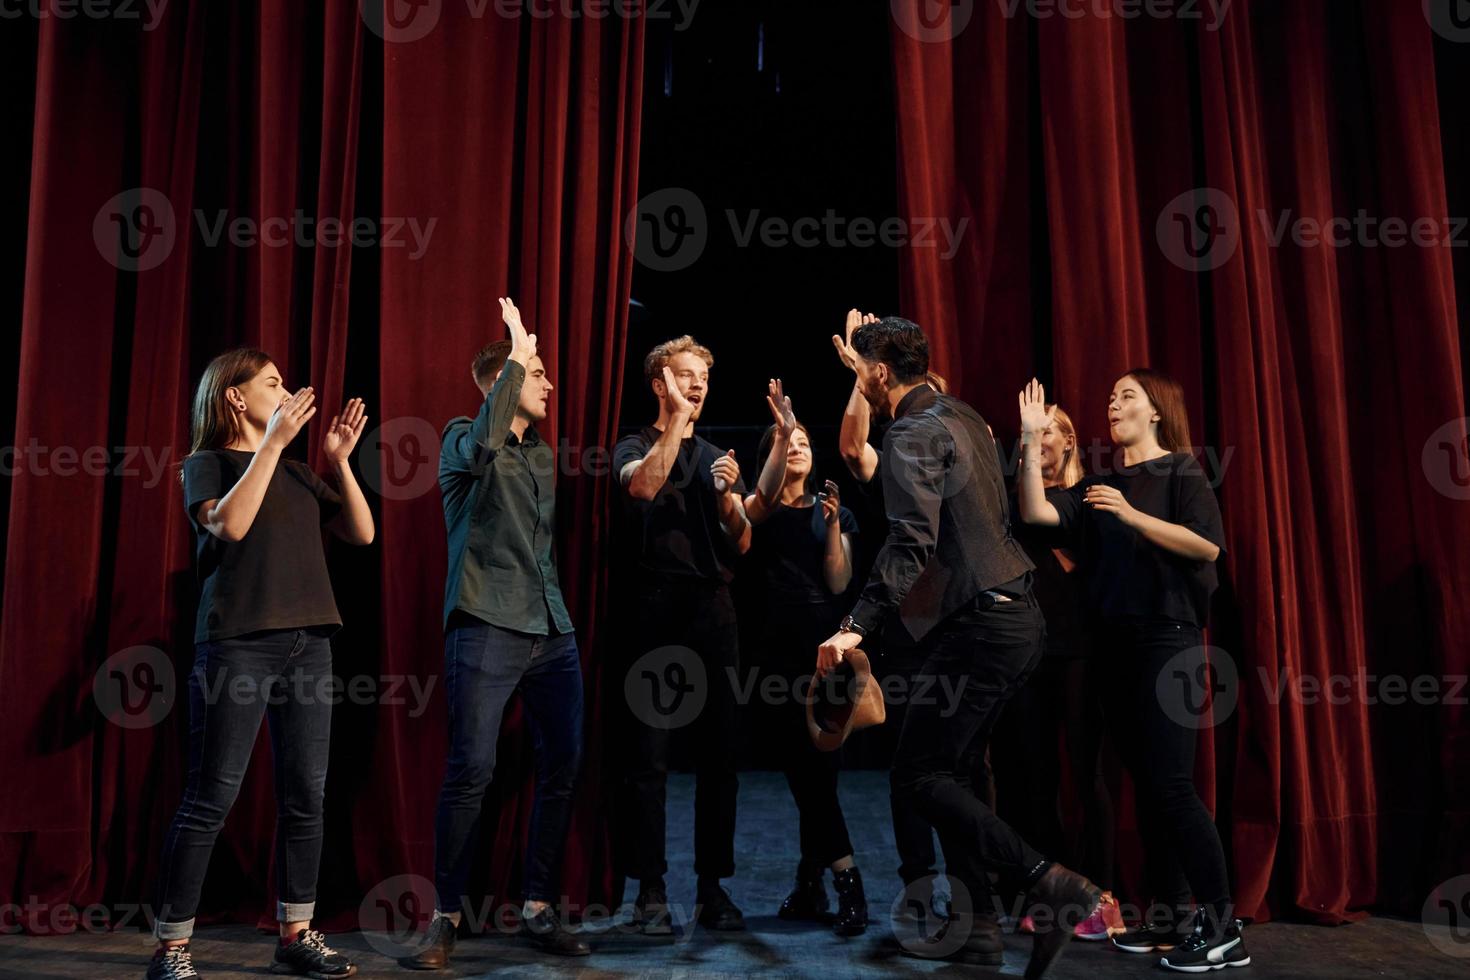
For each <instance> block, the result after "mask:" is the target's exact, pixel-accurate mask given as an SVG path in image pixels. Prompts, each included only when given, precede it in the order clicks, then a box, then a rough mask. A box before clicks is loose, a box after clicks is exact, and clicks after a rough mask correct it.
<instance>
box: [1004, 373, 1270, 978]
mask: <svg viewBox="0 0 1470 980" xmlns="http://www.w3.org/2000/svg"><path fill="white" fill-rule="evenodd" d="M1019 400H1020V409H1021V443H1022V459H1021V473H1020V481H1019V484H1020V486H1019V495H1020V507H1021V516H1022V518H1023V519H1024V520H1025V521H1026V522H1027V523H1030V524H1040V525H1044V526H1051V527H1058V528H1060V529H1061V531H1062V533H1064V534H1066V535H1067V536H1068V538H1069V540H1070V541H1071V543H1072V546H1073V547H1074V548H1075V549H1076V552H1077V553H1078V554H1079V556H1080V558H1081V561H1082V570H1083V573H1084V575H1085V576H1086V578H1085V585H1086V602H1087V606H1088V609H1089V612H1090V613H1091V616H1092V618H1093V622H1094V624H1095V625H1094V628H1093V630H1092V637H1093V642H1094V657H1095V658H1096V659H1097V666H1098V668H1099V673H1100V676H1101V677H1102V678H1103V679H1104V680H1105V687H1104V704H1105V711H1106V715H1107V718H1108V721H1109V728H1110V731H1111V734H1112V738H1113V743H1114V746H1115V747H1116V749H1117V751H1118V754H1119V756H1120V757H1121V758H1122V760H1123V764H1124V766H1126V767H1127V769H1128V771H1129V773H1130V774H1131V775H1132V777H1133V780H1134V783H1135V785H1136V786H1137V789H1138V811H1139V826H1140V830H1141V831H1142V833H1143V837H1144V846H1145V848H1146V852H1147V858H1148V863H1149V878H1150V885H1151V886H1152V888H1153V891H1154V895H1153V901H1154V903H1155V907H1154V909H1151V913H1156V914H1150V915H1149V916H1148V921H1147V922H1145V923H1144V924H1143V925H1142V927H1141V928H1138V929H1135V930H1133V931H1132V932H1129V933H1126V934H1124V935H1122V936H1118V937H1116V938H1115V939H1114V940H1113V941H1114V943H1115V944H1116V945H1117V946H1118V948H1120V949H1123V950H1125V951H1128V952H1137V953H1149V952H1154V951H1168V955H1166V956H1165V957H1164V958H1163V959H1162V960H1161V961H1160V963H1161V965H1163V966H1166V967H1168V968H1170V969H1174V970H1181V971H1186V972H1203V971H1206V970H1213V969H1220V968H1222V967H1225V966H1245V965H1247V964H1249V963H1250V956H1249V954H1247V953H1246V950H1245V943H1244V941H1243V939H1242V937H1241V924H1240V920H1238V919H1235V918H1233V917H1232V903H1231V899H1230V880H1229V876H1228V873H1227V871H1226V867H1225V850H1224V848H1223V847H1222V846H1221V843H1220V833H1219V830H1218V829H1217V828H1216V826H1215V821H1214V819H1213V818H1212V817H1211V816H1210V812H1209V810H1207V809H1206V808H1205V805H1204V803H1203V802H1202V801H1201V800H1200V798H1199V794H1198V793H1197V792H1196V791H1195V788H1194V743H1195V738H1196V736H1197V734H1198V732H1197V727H1198V726H1197V724H1190V722H1191V720H1192V718H1193V716H1194V714H1195V712H1196V711H1197V706H1198V705H1200V704H1202V703H1203V700H1204V692H1202V691H1200V690H1198V689H1197V688H1198V686H1199V685H1198V681H1199V677H1200V668H1202V667H1203V665H1204V647H1203V645H1202V642H1203V641H1202V633H1201V631H1202V630H1203V629H1204V626H1205V623H1206V620H1207V618H1208V615H1209V606H1210V596H1211V595H1212V594H1213V592H1214V591H1215V587H1216V585H1217V576H1216V571H1215V561H1216V559H1218V558H1219V556H1220V553H1221V551H1222V550H1223V548H1224V544H1225V532H1224V528H1223V525H1222V522H1221V519H1220V506H1219V503H1218V502H1217V501H1216V499H1215V493H1214V490H1213V489H1211V487H1210V484H1209V481H1208V480H1207V479H1206V478H1205V474H1204V472H1203V471H1202V470H1201V468H1200V465H1199V463H1198V461H1196V460H1195V458H1194V456H1193V455H1192V447H1191V445H1190V441H1189V419H1188V416H1187V414H1186V411H1185V406H1184V393H1183V389H1181V388H1180V386H1179V384H1178V383H1177V382H1175V381H1173V380H1172V379H1170V378H1168V377H1166V376H1164V375H1162V374H1160V373H1158V372H1156V371H1151V370H1147V369H1142V368H1140V369H1138V370H1134V371H1129V372H1128V373H1127V374H1125V375H1123V376H1122V377H1121V378H1119V379H1118V381H1117V383H1116V384H1114V385H1113V391H1112V394H1111V396H1110V397H1109V399H1108V424H1109V431H1110V433H1111V435H1112V439H1113V443H1114V444H1115V445H1116V446H1117V447H1118V448H1119V449H1120V450H1121V451H1122V457H1123V461H1122V465H1121V466H1119V467H1118V468H1117V469H1116V471H1115V472H1113V473H1110V474H1107V475H1103V476H1093V477H1089V478H1087V479H1084V480H1083V481H1082V482H1080V483H1078V484H1076V485H1075V486H1073V487H1071V488H1070V489H1068V490H1065V491H1063V492H1061V493H1058V494H1054V495H1052V496H1048V495H1047V494H1046V491H1045V486H1044V484H1045V480H1044V478H1043V475H1042V467H1041V439H1042V434H1043V433H1044V432H1045V431H1046V430H1047V429H1048V428H1049V427H1051V426H1053V425H1054V424H1055V421H1056V410H1055V408H1054V407H1053V408H1050V409H1049V408H1048V407H1047V404H1046V395H1045V391H1044V390H1043V389H1042V386H1041V384H1040V383H1039V382H1037V381H1036V380H1035V379H1032V381H1031V383H1030V384H1029V385H1027V386H1026V389H1025V390H1024V391H1022V392H1021V394H1020V399H1019ZM1191 895H1192V896H1193V899H1194V901H1195V902H1197V903H1198V908H1197V909H1196V910H1195V911H1194V912H1193V913H1191V911H1190V899H1191Z"/></svg>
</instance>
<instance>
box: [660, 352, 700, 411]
mask: <svg viewBox="0 0 1470 980" xmlns="http://www.w3.org/2000/svg"><path fill="white" fill-rule="evenodd" d="M664 404H665V405H667V406H668V409H669V414H670V415H682V416H685V417H687V416H690V415H693V414H694V406H693V405H691V404H690V403H689V399H687V398H685V397H684V393H683V392H682V391H680V390H679V383H678V382H677V381H675V380H674V372H673V371H672V370H671V369H670V368H669V366H668V365H667V364H665V365H664Z"/></svg>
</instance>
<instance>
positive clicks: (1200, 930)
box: [1159, 909, 1251, 973]
mask: <svg viewBox="0 0 1470 980" xmlns="http://www.w3.org/2000/svg"><path fill="white" fill-rule="evenodd" d="M1240 931H1241V923H1240V920H1239V919H1231V920H1230V921H1229V922H1227V923H1226V924H1225V926H1224V928H1222V929H1212V928H1210V925H1209V917H1208V916H1207V915H1206V913H1205V911H1204V909H1201V910H1200V911H1199V913H1198V914H1197V915H1196V916H1195V920H1194V934H1193V935H1191V936H1190V937H1189V938H1188V939H1186V940H1184V942H1182V943H1180V944H1179V945H1178V946H1176V947H1175V948H1174V950H1173V951H1172V952H1171V953H1169V955H1168V956H1165V957H1164V958H1163V959H1161V960H1159V965H1160V966H1166V967H1168V968H1169V969H1171V970H1178V971H1179V972H1181V973H1208V972H1209V971H1211V970H1223V969H1225V968H1226V967H1227V966H1250V965H1251V955H1250V954H1249V953H1247V952H1246V951H1245V939H1244V938H1243V937H1242V936H1241V934H1240Z"/></svg>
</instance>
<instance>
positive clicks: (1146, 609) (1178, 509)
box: [1048, 453, 1225, 627]
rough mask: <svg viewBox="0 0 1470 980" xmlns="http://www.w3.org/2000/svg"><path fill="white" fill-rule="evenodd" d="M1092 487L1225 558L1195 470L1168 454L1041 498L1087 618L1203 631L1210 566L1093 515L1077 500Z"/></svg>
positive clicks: (1210, 495) (1210, 502)
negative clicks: (1056, 525) (1077, 565)
mask: <svg viewBox="0 0 1470 980" xmlns="http://www.w3.org/2000/svg"><path fill="white" fill-rule="evenodd" d="M1094 483H1104V484H1107V485H1108V486H1111V487H1116V488H1118V489H1119V490H1121V491H1122V493H1123V496H1124V497H1125V498H1126V499H1127V500H1128V503H1129V504H1131V505H1132V506H1133V508H1134V509H1135V510H1139V511H1142V512H1143V513H1145V514H1149V515H1151V516H1153V517H1157V518H1159V519H1160V520H1164V521H1168V522H1169V523H1171V524H1181V525H1183V526H1184V527H1187V528H1189V529H1190V530H1191V531H1193V532H1194V533H1196V534H1198V535H1199V536H1200V537H1202V538H1204V539H1205V540H1206V541H1209V542H1210V543H1211V544H1215V545H1218V546H1219V547H1220V550H1221V551H1222V552H1223V551H1224V550H1225V529H1224V526H1223V524H1222V522H1221V520H1220V504H1219V502H1218V501H1217V500H1216V499H1215V492H1214V491H1213V490H1211V489H1210V485H1209V482H1208V481H1207V480H1206V479H1205V474H1204V471H1203V470H1201V469H1200V465H1199V462H1198V461H1197V460H1196V459H1195V458H1194V457H1193V456H1191V455H1189V454H1188V453H1171V454H1169V455H1168V456H1160V457H1159V458H1158V459H1152V460H1149V461H1148V462H1145V463H1140V464H1139V465H1137V466H1125V467H1120V468H1119V470H1118V472H1117V473H1114V474H1112V475H1109V476H1100V477H1099V476H1090V477H1087V478H1086V479H1084V480H1083V481H1082V482H1080V483H1078V484H1077V485H1076V486H1074V487H1071V488H1070V489H1068V490H1065V491H1063V492H1062V493H1059V494H1056V495H1054V496H1050V497H1048V499H1049V500H1050V501H1051V503H1052V505H1053V506H1054V507H1056V509H1057V514H1058V515H1059V516H1060V517H1061V529H1062V530H1063V531H1064V532H1066V533H1067V534H1068V536H1069V538H1070V540H1071V541H1072V543H1073V545H1074V546H1075V547H1077V548H1079V549H1080V554H1081V557H1082V560H1083V564H1084V565H1085V571H1086V573H1087V598H1088V605H1089V607H1090V608H1091V610H1092V611H1093V612H1094V613H1096V614H1097V615H1100V616H1101V617H1102V618H1103V619H1105V620H1109V621H1117V620H1135V619H1153V620H1157V619H1166V620H1172V621H1174V622H1180V623H1193V624H1194V625H1196V626H1200V627H1203V626H1204V625H1205V621H1206V620H1207V619H1208V618H1209V611H1210V596H1211V595H1213V594H1214V591H1215V587H1216V585H1218V583H1219V580H1218V577H1217V575H1216V572H1215V563H1214V562H1212V561H1195V560H1193V559H1190V558H1185V557H1184V556H1183V555H1177V554H1174V553H1173V552H1170V551H1166V550H1165V549H1163V548H1160V547H1158V546H1157V545H1155V544H1153V543H1151V542H1150V541H1148V540H1147V539H1146V538H1144V536H1143V535H1141V534H1139V533H1138V532H1137V531H1134V530H1132V529H1131V528H1128V527H1125V526H1124V525H1123V522H1122V521H1120V520H1118V518H1117V517H1115V516H1114V515H1112V514H1107V513H1102V512H1099V511H1094V510H1093V509H1092V508H1091V507H1089V506H1088V505H1087V504H1085V503H1083V499H1082V498H1083V494H1085V493H1086V492H1087V488H1088V487H1090V486H1092V485H1093V484H1094Z"/></svg>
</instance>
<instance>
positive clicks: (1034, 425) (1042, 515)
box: [1016, 378, 1062, 527]
mask: <svg viewBox="0 0 1470 980" xmlns="http://www.w3.org/2000/svg"><path fill="white" fill-rule="evenodd" d="M1019 401H1020V403H1021V472H1020V475H1019V476H1018V477H1017V480H1016V484H1017V487H1016V497H1017V499H1018V502H1019V504H1020V508H1021V520H1023V521H1025V522H1026V523H1027V524H1043V525H1046V526H1048V527H1056V526H1057V525H1058V524H1060V523H1061V522H1062V518H1061V515H1060V514H1058V513H1057V509H1056V507H1054V506H1053V505H1052V504H1051V503H1050V502H1048V501H1047V499H1046V485H1045V483H1044V481H1043V480H1042V478H1041V435H1042V433H1044V432H1045V431H1046V430H1047V427H1048V426H1050V425H1051V424H1052V421H1053V420H1054V419H1055V418H1056V414H1057V410H1056V406H1053V407H1052V409H1051V411H1049V412H1048V411H1047V410H1046V389H1045V388H1043V387H1042V385H1041V382H1040V381H1037V380H1036V379H1035V378H1032V379H1031V381H1030V383H1029V384H1027V385H1026V387H1025V389H1023V390H1022V392H1021V394H1020V397H1019Z"/></svg>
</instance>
